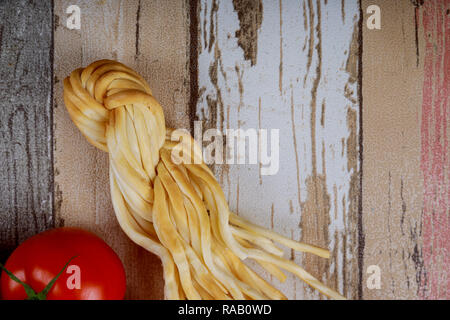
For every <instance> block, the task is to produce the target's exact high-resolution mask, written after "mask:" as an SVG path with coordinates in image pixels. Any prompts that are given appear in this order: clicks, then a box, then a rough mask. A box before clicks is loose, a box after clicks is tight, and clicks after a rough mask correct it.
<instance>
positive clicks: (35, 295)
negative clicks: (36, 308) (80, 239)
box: [0, 256, 77, 300]
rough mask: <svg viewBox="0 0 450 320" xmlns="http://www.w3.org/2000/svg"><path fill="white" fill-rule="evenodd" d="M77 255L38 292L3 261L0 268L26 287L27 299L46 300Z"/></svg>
mask: <svg viewBox="0 0 450 320" xmlns="http://www.w3.org/2000/svg"><path fill="white" fill-rule="evenodd" d="M76 257H77V256H73V257H72V258H70V259H69V261H67V262H66V264H65V265H64V267H63V268H62V269H61V271H59V273H58V274H57V275H56V276H55V277H54V278H53V279H52V280H51V281H50V282H49V283H48V284H47V286H45V288H44V289H43V290H42V291H41V292H39V293H36V291H34V289H33V288H32V287H30V286H29V285H28V284H26V283H25V282H23V281H22V280H20V279H19V278H17V277H16V276H15V275H14V274H13V273H12V272H11V271H9V270H8V269H6V268H5V267H4V266H3V265H2V264H1V263H0V268H1V269H3V271H5V272H6V274H7V275H8V276H9V277H10V278H11V279H12V280H14V281H15V282H17V283H19V284H21V285H22V286H23V288H24V289H25V293H26V294H27V296H28V297H27V299H26V300H46V299H47V294H48V293H49V292H50V290H51V289H52V287H53V285H54V284H55V282H56V280H58V278H59V277H60V276H61V274H62V273H63V272H64V270H66V268H67V266H68V265H69V263H70V261H72V260H73V259H75V258H76Z"/></svg>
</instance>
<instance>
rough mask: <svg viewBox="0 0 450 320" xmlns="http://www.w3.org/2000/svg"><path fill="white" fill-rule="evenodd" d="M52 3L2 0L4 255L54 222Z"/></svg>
mask: <svg viewBox="0 0 450 320" xmlns="http://www.w3.org/2000/svg"><path fill="white" fill-rule="evenodd" d="M51 17H52V6H51V2H48V1H47V2H42V1H24V0H23V1H13V0H11V1H9V0H8V1H1V2H0V162H1V165H0V195H1V196H0V260H3V259H4V258H6V255H7V252H8V251H9V250H11V249H13V248H14V247H15V246H16V245H17V244H18V243H20V242H21V241H23V240H25V239H26V238H28V237H30V236H32V235H34V234H35V233H38V232H41V231H43V230H45V229H47V228H51V227H52V226H53V224H54V218H53V214H52V207H53V165H52V139H51V129H52V128H51V121H52V117H51V94H52V90H51V74H52V60H51V59H52V45H51V43H52V42H51V39H52V19H51Z"/></svg>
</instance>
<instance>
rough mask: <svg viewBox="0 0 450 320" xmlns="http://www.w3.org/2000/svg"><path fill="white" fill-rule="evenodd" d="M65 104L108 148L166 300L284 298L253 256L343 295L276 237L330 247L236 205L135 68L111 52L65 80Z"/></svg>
mask: <svg viewBox="0 0 450 320" xmlns="http://www.w3.org/2000/svg"><path fill="white" fill-rule="evenodd" d="M64 102H65V105H66V107H67V110H68V112H69V114H70V117H71V118H72V120H73V122H74V123H75V125H76V126H77V127H78V129H80V131H81V132H82V134H83V135H84V136H85V137H86V139H87V140H88V141H89V142H90V143H91V144H92V145H94V146H95V147H97V148H99V149H101V150H103V151H106V152H108V153H109V160H110V161H109V162H110V170H109V175H110V187H111V198H112V202H113V206H114V211H115V214H116V217H117V220H118V222H119V224H120V226H121V228H122V229H123V231H124V232H125V233H126V234H127V235H128V237H129V238H130V239H131V240H132V241H134V242H135V243H136V244H138V245H140V246H142V247H143V248H145V249H146V250H148V251H150V252H152V253H154V254H156V255H158V256H159V257H160V259H161V261H162V265H163V272H164V279H165V286H164V293H165V297H166V299H286V297H285V296H284V295H283V294H282V293H281V292H280V291H278V290H277V289H275V288H274V287H273V286H271V285H270V284H269V283H267V282H266V281H265V280H264V279H263V278H261V277H260V276H259V275H257V274H256V273H255V272H254V271H253V270H252V269H250V268H249V267H248V266H247V265H246V264H244V263H243V260H245V259H246V258H249V259H252V260H254V261H255V262H256V263H257V264H259V265H260V266H261V267H262V268H264V269H265V270H267V271H268V272H269V273H270V274H272V275H273V276H275V277H276V278H277V279H279V280H280V281H284V280H285V279H286V275H285V274H284V273H283V271H282V270H286V271H289V272H291V273H293V274H295V275H296V276H298V277H299V278H300V279H302V280H303V281H305V282H306V283H308V284H309V285H310V286H312V287H313V288H316V289H317V290H319V291H320V292H322V293H323V294H325V295H327V296H328V297H331V298H335V299H343V298H344V297H343V296H342V295H340V294H339V293H337V292H336V291H334V290H332V289H330V288H328V287H327V286H325V285H324V284H322V283H321V282H320V281H319V280H317V279H316V278H314V277H313V276H312V275H311V274H309V273H308V272H306V271H305V270H304V269H303V268H301V267H300V266H298V265H296V264H295V263H294V262H293V261H290V260H288V259H285V258H283V251H282V250H281V249H280V248H279V247H278V246H277V245H275V242H276V243H279V244H281V245H284V246H286V247H288V248H291V249H294V250H297V251H301V252H307V253H311V254H315V255H318V256H320V257H324V258H329V252H328V251H327V250H324V249H321V248H317V247H314V246H311V245H307V244H303V243H299V242H296V241H293V240H290V239H288V238H285V237H283V236H281V235H278V234H276V233H275V232H273V231H270V230H267V229H264V228H261V227H258V226H256V225H253V224H251V223H249V222H247V221H245V220H244V219H243V218H241V217H239V216H237V215H235V214H234V213H231V212H230V210H229V208H228V204H227V202H226V200H225V196H224V193H223V191H222V189H221V188H220V185H219V184H218V182H217V180H216V179H215V177H214V175H213V174H212V172H211V171H210V170H209V168H208V167H207V166H206V165H205V164H204V163H203V162H202V160H201V159H202V155H201V150H200V148H199V146H198V145H196V144H195V142H194V140H193V139H192V137H191V136H190V135H189V134H187V133H185V134H183V133H181V134H180V133H179V132H178V131H177V135H176V136H175V135H174V132H175V131H174V130H172V129H168V128H166V126H165V120H164V113H163V110H162V107H161V106H160V104H159V103H158V102H157V101H156V99H155V98H154V97H153V95H152V92H151V90H150V87H149V86H148V84H147V82H146V81H145V80H144V79H143V78H142V77H141V76H140V75H139V74H138V73H136V72H135V71H134V70H132V69H130V68H128V67H126V66H125V65H123V64H121V63H119V62H116V61H111V60H100V61H96V62H94V63H92V64H90V65H89V66H87V67H86V68H84V69H83V68H80V69H76V70H74V71H73V72H72V73H71V74H70V76H69V77H67V78H66V79H65V80H64ZM174 151H176V152H174ZM186 159H187V161H186Z"/></svg>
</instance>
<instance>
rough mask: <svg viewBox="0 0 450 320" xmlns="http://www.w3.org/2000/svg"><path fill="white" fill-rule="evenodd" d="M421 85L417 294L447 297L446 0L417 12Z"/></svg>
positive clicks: (449, 57)
mask: <svg viewBox="0 0 450 320" xmlns="http://www.w3.org/2000/svg"><path fill="white" fill-rule="evenodd" d="M419 18H421V19H422V21H421V23H422V24H423V29H424V31H423V38H422V39H423V41H424V42H425V44H424V45H425V50H424V83H423V103H422V117H421V120H422V121H421V142H422V145H421V158H420V160H421V166H420V168H421V170H422V174H423V180H424V181H423V217H422V223H423V262H424V269H425V273H426V277H424V278H422V279H421V280H422V283H421V287H420V288H421V290H420V292H419V296H420V297H421V298H425V299H447V300H448V299H450V210H449V200H450V182H449V169H450V168H449V165H450V160H449V154H448V142H449V132H448V130H447V126H448V124H449V114H450V105H449V99H448V96H449V83H450V2H449V1H444V0H438V1H428V2H425V3H424V4H423V9H422V11H421V16H420V17H419Z"/></svg>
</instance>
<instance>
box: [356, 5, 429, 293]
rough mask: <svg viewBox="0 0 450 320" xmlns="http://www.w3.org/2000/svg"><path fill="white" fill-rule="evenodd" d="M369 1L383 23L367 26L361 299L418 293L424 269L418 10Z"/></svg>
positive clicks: (421, 80)
mask: <svg viewBox="0 0 450 320" xmlns="http://www.w3.org/2000/svg"><path fill="white" fill-rule="evenodd" d="M369 5H378V6H379V7H380V8H381V17H382V20H381V21H382V25H381V30H369V29H368V28H367V27H366V26H365V25H364V27H363V48H364V51H363V62H362V63H363V78H362V90H363V140H364V154H363V159H364V160H363V226H364V235H365V248H364V269H363V270H364V278H363V280H364V281H363V283H362V285H363V298H365V299H413V298H417V296H418V289H419V286H420V282H421V281H422V280H423V276H424V274H423V271H424V270H423V258H422V244H421V236H422V225H421V216H422V188H423V178H422V173H421V169H420V149H421V140H420V139H421V138H420V117H421V105H422V83H423V54H424V47H423V40H422V39H423V34H422V27H421V25H420V21H421V17H420V12H421V10H420V9H417V10H416V7H415V5H414V4H413V3H412V2H411V1H406V0H404V1H390V0H384V1H383V0H375V1H373V0H363V1H362V8H363V10H364V11H365V10H366V9H367V7H368V6H369ZM416 13H417V14H418V15H419V16H418V17H417V19H416V17H415V15H416ZM364 17H365V20H364V23H365V22H366V19H367V14H365V15H364ZM416 22H417V25H416ZM416 28H417V29H416ZM416 31H417V42H416ZM371 265H377V266H379V267H380V269H381V280H382V281H381V289H369V288H368V287H367V286H366V280H367V278H368V276H369V275H368V274H366V270H367V268H368V267H369V266H371Z"/></svg>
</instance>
